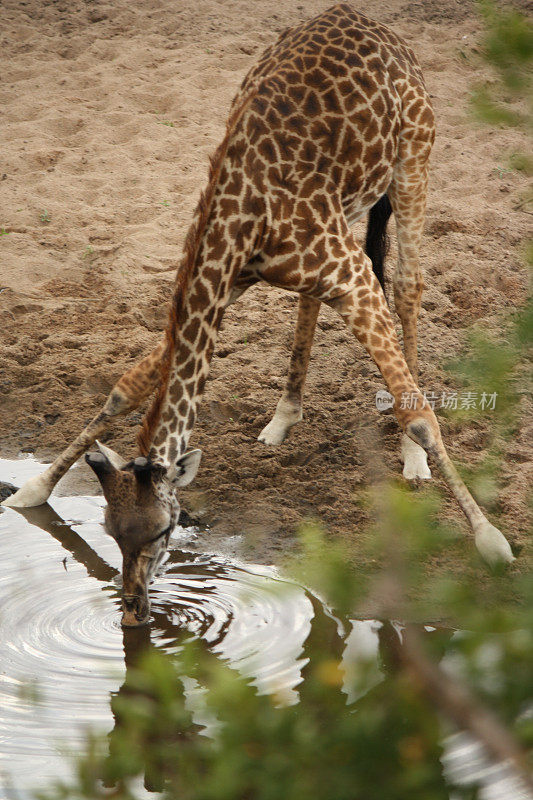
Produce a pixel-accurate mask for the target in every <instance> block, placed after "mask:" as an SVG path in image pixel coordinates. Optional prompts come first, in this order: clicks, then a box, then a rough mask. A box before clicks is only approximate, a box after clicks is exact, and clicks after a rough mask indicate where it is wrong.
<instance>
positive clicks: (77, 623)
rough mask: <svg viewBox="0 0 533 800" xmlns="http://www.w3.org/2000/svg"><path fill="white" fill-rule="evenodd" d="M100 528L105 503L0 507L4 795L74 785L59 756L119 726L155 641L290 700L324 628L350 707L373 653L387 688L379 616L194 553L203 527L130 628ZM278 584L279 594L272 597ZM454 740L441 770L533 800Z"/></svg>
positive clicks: (63, 500)
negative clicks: (210, 657) (63, 782)
mask: <svg viewBox="0 0 533 800" xmlns="http://www.w3.org/2000/svg"><path fill="white" fill-rule="evenodd" d="M42 468H43V467H42V466H40V465H38V464H37V463H36V462H34V461H33V460H31V459H26V460H23V461H7V460H5V459H0V480H3V481H8V482H12V483H14V484H15V485H21V483H23V482H24V480H26V479H27V478H28V477H30V476H31V475H34V474H37V473H38V472H39V471H40V470H41V469H42ZM102 520H103V499H102V498H100V497H53V498H52V499H51V502H50V505H48V506H41V507H39V508H36V509H26V510H22V511H20V512H19V511H15V510H13V509H5V510H4V512H3V513H0V776H1V780H0V798H2V800H3V798H4V797H5V798H11V797H13V798H14V797H17V798H24V797H26V796H29V792H30V790H31V789H32V788H35V787H40V788H42V787H44V786H46V785H47V784H48V781H49V779H54V778H55V779H57V778H61V777H65V778H66V777H68V776H69V771H70V762H69V761H68V759H65V758H63V757H62V753H63V752H64V751H65V750H67V751H68V752H76V751H77V750H79V748H80V746H81V743H82V740H83V738H84V735H85V732H86V731H87V728H88V727H90V728H92V729H93V730H96V731H100V732H103V733H108V732H109V731H110V730H112V728H113V726H114V720H113V716H112V713H111V709H110V696H111V695H112V694H114V693H116V692H118V691H119V690H120V687H121V686H122V684H123V682H124V679H125V672H126V663H127V662H128V659H129V660H131V658H132V655H134V654H135V652H136V651H137V650H138V648H139V646H145V645H146V644H147V642H148V641H149V640H151V643H152V645H153V646H155V647H156V648H160V649H162V650H164V651H166V652H170V653H172V652H177V651H179V649H180V648H181V647H182V646H183V643H184V641H186V640H187V639H190V638H192V637H195V638H199V639H201V640H203V641H204V642H205V644H206V646H208V647H209V648H210V649H211V650H212V652H214V653H216V654H217V655H218V656H219V657H220V658H221V659H223V660H225V661H226V662H227V663H228V664H230V665H231V666H232V667H233V668H235V669H236V670H238V672H239V673H240V674H242V675H244V676H245V677H247V678H248V679H249V680H250V681H251V682H252V683H253V684H254V685H255V686H256V688H257V690H258V691H259V692H261V693H268V694H273V695H275V696H276V699H277V701H278V702H283V703H296V702H298V698H299V694H298V687H299V685H300V684H301V682H302V681H303V680H304V678H305V667H306V665H307V662H308V659H307V656H306V642H307V643H308V642H309V640H310V639H311V638H312V636H313V634H317V632H319V635H321V636H323V635H324V634H326V635H327V636H328V641H329V640H331V641H332V643H333V644H332V647H333V648H334V649H335V650H336V651H337V652H336V653H335V655H337V656H338V657H339V658H340V659H342V660H343V662H344V666H345V670H346V677H345V686H344V688H343V691H344V692H345V693H346V695H347V701H348V702H354V701H355V700H357V699H358V698H357V697H355V696H353V695H352V694H351V690H350V688H349V679H350V674H351V671H353V669H354V668H356V665H357V661H358V659H363V660H367V659H368V658H369V657H370V658H373V659H375V669H374V670H371V671H370V672H369V675H368V686H367V688H366V691H368V690H369V689H370V688H371V687H372V686H373V685H376V684H377V683H379V682H380V681H381V680H383V675H382V673H381V670H380V667H379V647H380V634H382V633H383V631H382V628H383V624H382V623H381V622H380V621H377V620H351V621H349V622H347V623H345V624H344V625H343V624H341V622H340V621H339V620H337V619H336V618H335V617H334V616H333V615H332V614H331V612H330V611H329V610H328V609H327V608H326V607H325V606H324V604H323V603H322V602H321V601H320V599H319V598H317V597H316V596H315V595H314V594H313V593H312V592H310V591H309V590H307V589H306V588H305V587H302V586H299V585H296V584H294V583H291V582H288V581H285V580H283V579H282V578H281V577H280V576H279V574H278V573H277V571H276V570H275V569H274V568H273V567H264V566H259V565H250V564H242V563H238V562H235V561H230V560H228V559H226V558H223V557H220V556H216V555H204V554H202V555H199V554H198V553H195V552H192V551H191V546H193V543H194V540H195V538H196V536H197V534H196V533H195V532H194V531H187V530H183V529H181V530H179V531H178V533H177V534H176V535H175V536H174V537H173V539H172V540H171V548H170V552H169V557H168V560H167V562H166V564H165V565H164V568H163V571H162V573H161V574H160V575H159V576H158V577H157V578H156V580H155V581H154V584H153V585H152V587H151V591H150V597H151V601H152V617H153V622H152V625H151V628H148V627H145V628H141V629H139V630H131V629H130V630H122V628H121V627H120V616H121V612H120V553H119V551H118V548H117V546H116V544H115V542H114V541H113V540H112V539H111V538H110V537H108V536H107V535H106V534H105V533H104V531H103V528H102ZM200 541H201V540H199V542H200ZM188 548H189V549H188ZM272 581H274V582H275V585H277V587H278V588H279V587H281V588H283V591H276V592H274V591H272ZM396 627H397V628H398V629H399V627H400V626H398V625H396ZM426 630H427V631H428V633H430V632H431V631H432V630H433V629H431V628H430V627H427V629H426ZM453 635H454V634H453V632H450V639H452V638H453ZM183 682H184V687H185V690H186V694H187V697H188V702H189V705H190V708H191V710H193V712H194V714H195V718H196V721H197V722H198V723H199V724H200V725H202V726H204V728H205V730H206V732H207V733H208V734H212V733H214V732H215V729H216V723H215V722H214V721H213V720H211V719H209V718H208V717H207V716H206V715H205V712H204V711H203V706H202V690H201V689H200V687H198V686H197V685H196V684H195V683H194V681H192V680H190V679H187V678H184V681H183ZM448 741H449V745H448V746H447V748H446V754H445V757H444V759H443V764H444V767H445V770H447V771H448V774H450V775H452V774H453V775H454V776H456V775H457V774H459V773H460V772H461V771H462V772H464V774H465V780H468V779H469V775H470V776H471V775H472V772H473V769H475V770H477V772H479V771H480V770H481V772H482V773H483V774H484V775H486V776H487V780H486V787H485V790H484V793H483V794H482V797H483V799H484V800H496V798H510V797H513V798H515V800H519V798H527V797H528V795H527V794H525V793H523V792H521V791H520V789H519V787H518V786H517V785H516V784H513V783H512V778H509V775H508V774H505V773H504V772H502V770H501V768H494V767H491V766H490V765H489V764H488V763H487V762H486V760H485V761H484V760H483V754H482V753H481V752H480V748H479V746H478V745H477V744H476V743H475V742H472V741H471V740H470V739H468V738H467V737H465V736H464V735H463V734H458V735H456V736H455V737H453V738H452V737H450V739H449V740H448ZM469 764H470V767H469V766H468V765H469ZM495 769H499V771H498V772H497V773H496V772H495V771H494V770H495ZM510 781H511V782H510ZM2 784H3V790H2ZM2 791H3V794H2ZM146 796H147V797H154V795H153V794H148V793H147V795H146Z"/></svg>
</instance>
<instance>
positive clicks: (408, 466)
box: [401, 433, 431, 481]
mask: <svg viewBox="0 0 533 800" xmlns="http://www.w3.org/2000/svg"><path fill="white" fill-rule="evenodd" d="M401 456H402V461H403V477H404V478H406V480H408V481H416V480H425V481H427V480H429V479H430V478H431V470H430V468H429V466H428V457H427V453H426V451H425V450H424V449H423V448H422V447H420V445H418V444H417V443H416V442H413V440H412V439H410V438H409V436H406V434H405V433H404V434H403V435H402V450H401Z"/></svg>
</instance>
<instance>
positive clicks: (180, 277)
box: [137, 84, 257, 456]
mask: <svg viewBox="0 0 533 800" xmlns="http://www.w3.org/2000/svg"><path fill="white" fill-rule="evenodd" d="M256 91H257V85H256V84H254V85H252V86H251V87H250V90H249V91H248V92H247V93H246V94H245V96H244V97H243V99H242V101H241V102H240V103H238V104H237V105H236V106H235V108H234V109H233V111H232V112H231V113H230V116H229V118H228V121H227V124H226V133H225V135H224V138H223V140H222V142H221V143H220V144H219V146H218V147H217V149H216V150H215V152H214V153H213V155H212V156H211V157H210V159H209V175H208V182H207V186H206V188H205V189H204V190H203V191H202V192H201V194H200V199H199V201H198V204H197V206H196V210H195V212H194V214H193V222H192V224H191V226H190V228H189V230H188V233H187V236H186V239H185V244H184V247H183V256H182V259H181V262H180V264H179V266H178V270H177V274H176V282H175V285H174V291H173V293H172V300H171V303H170V311H169V316H168V322H167V327H166V330H165V338H166V348H165V353H164V355H163V358H162V361H161V377H160V381H159V386H158V388H157V390H156V393H155V396H154V398H153V400H152V404H151V406H150V408H149V409H148V411H147V412H146V414H145V415H144V419H143V422H142V425H141V429H140V431H139V433H138V434H137V444H138V447H139V450H140V453H141V455H144V456H148V454H149V452H150V447H151V444H152V440H153V437H154V434H155V430H156V428H157V424H158V422H159V418H160V416H161V410H162V407H163V401H164V398H165V394H166V391H167V387H168V382H169V379H170V369H171V365H172V357H173V355H174V352H175V349H176V339H177V330H178V324H179V322H180V318H181V314H182V312H183V308H184V303H185V295H186V291H187V286H188V285H189V281H190V279H191V277H192V275H193V273H194V268H195V266H196V259H197V256H198V251H199V249H200V245H201V242H202V236H203V233H204V231H205V227H206V225H207V221H208V219H209V214H210V212H211V208H212V205H213V200H214V197H215V191H216V188H217V185H218V179H219V177H220V172H221V170H222V164H223V161H224V157H225V155H226V153H227V150H228V145H229V141H230V138H231V135H232V133H233V132H234V131H235V129H236V127H237V124H238V123H239V121H240V119H241V118H242V115H243V114H244V111H245V110H246V108H247V107H248V105H249V103H250V102H251V101H252V100H253V98H254V97H255V94H256Z"/></svg>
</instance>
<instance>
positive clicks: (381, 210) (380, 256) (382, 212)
mask: <svg viewBox="0 0 533 800" xmlns="http://www.w3.org/2000/svg"><path fill="white" fill-rule="evenodd" d="M391 214H392V206H391V204H390V201H389V198H388V197H387V195H386V194H384V195H383V197H380V199H379V200H378V202H377V203H376V204H375V205H373V206H372V208H371V209H370V211H369V212H368V224H367V228H366V242H365V252H366V254H367V256H368V257H369V258H370V260H371V262H372V269H373V270H374V274H375V276H376V278H377V279H378V281H379V282H380V284H381V288H382V289H383V290H384V289H385V256H386V255H387V253H388V251H389V237H388V236H387V222H388V221H389V217H390V215H391Z"/></svg>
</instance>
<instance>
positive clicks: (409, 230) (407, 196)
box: [389, 164, 431, 480]
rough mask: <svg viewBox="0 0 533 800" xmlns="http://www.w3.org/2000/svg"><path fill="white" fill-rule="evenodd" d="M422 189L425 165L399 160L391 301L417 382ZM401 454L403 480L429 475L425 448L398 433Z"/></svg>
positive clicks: (392, 192) (392, 198)
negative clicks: (415, 167)
mask: <svg viewBox="0 0 533 800" xmlns="http://www.w3.org/2000/svg"><path fill="white" fill-rule="evenodd" d="M426 190H427V167H426V165H424V166H423V168H422V169H421V170H419V171H418V172H416V173H414V174H413V173H412V172H409V171H408V170H406V169H405V168H404V167H403V166H402V165H401V164H400V165H399V167H398V168H397V169H396V171H395V174H394V178H393V181H392V183H391V185H390V187H389V197H390V201H391V205H392V208H393V210H394V218H395V221H396V237H397V241H398V263H397V266H396V269H395V272H394V276H393V290H394V303H395V306H396V313H397V314H398V316H399V317H400V322H401V324H402V331H403V349H404V353H405V360H406V361H407V366H408V367H409V370H410V372H411V375H412V376H413V378H414V379H415V381H416V382H418V342H417V321H418V315H419V313H420V306H421V298H422V290H423V287H424V281H423V277H422V272H421V269H420V255H419V254H420V242H421V239H422V232H423V229H424V219H425V210H426ZM401 458H402V461H403V465H404V466H403V476H404V478H406V479H407V480H428V479H429V478H431V470H430V468H429V466H428V463H427V454H426V452H425V450H424V449H423V448H422V447H420V446H419V445H418V444H417V443H416V442H414V441H413V440H412V439H411V438H410V437H409V436H407V434H405V433H404V434H402V441H401Z"/></svg>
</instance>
